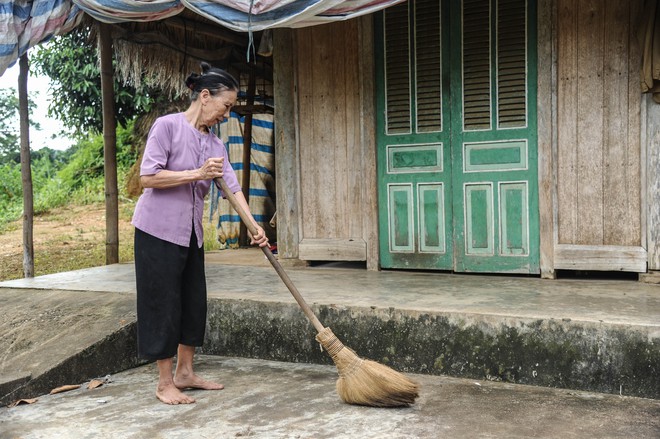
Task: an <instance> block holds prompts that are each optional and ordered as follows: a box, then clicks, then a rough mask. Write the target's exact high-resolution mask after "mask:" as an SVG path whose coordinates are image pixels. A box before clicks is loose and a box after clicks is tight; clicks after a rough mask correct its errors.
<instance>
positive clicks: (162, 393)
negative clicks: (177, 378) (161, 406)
mask: <svg viewBox="0 0 660 439" xmlns="http://www.w3.org/2000/svg"><path fill="white" fill-rule="evenodd" d="M156 397H157V398H158V399H160V400H161V401H162V402H164V403H165V404H170V405H178V404H192V403H194V402H195V399H194V398H191V397H190V396H188V395H186V394H185V393H183V392H181V390H179V388H178V387H177V386H176V385H175V384H174V383H173V382H170V383H168V384H160V383H159V384H158V387H157V388H156Z"/></svg>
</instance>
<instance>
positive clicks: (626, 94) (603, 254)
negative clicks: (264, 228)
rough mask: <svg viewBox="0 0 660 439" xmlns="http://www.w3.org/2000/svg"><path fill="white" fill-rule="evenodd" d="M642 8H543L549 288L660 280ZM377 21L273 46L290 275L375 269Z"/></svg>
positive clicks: (557, 0)
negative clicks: (639, 33) (336, 264)
mask: <svg viewBox="0 0 660 439" xmlns="http://www.w3.org/2000/svg"><path fill="white" fill-rule="evenodd" d="M641 6H642V0H632V1H630V2H619V1H616V0H602V1H588V0H584V1H577V2H576V1H573V0H539V3H538V72H539V74H538V75H539V76H538V95H537V98H538V115H537V116H538V153H539V210H540V212H539V213H540V239H541V243H540V244H541V245H540V253H541V254H540V264H541V273H542V276H543V277H546V278H552V277H554V276H555V270H558V269H573V270H623V271H637V272H644V271H646V270H647V264H648V269H653V270H657V269H660V232H659V231H658V230H660V227H658V226H659V225H660V213H659V212H660V207H658V206H660V199H659V198H660V192H659V191H658V190H657V188H658V187H659V186H660V183H658V182H660V166H658V163H659V162H660V158H659V157H660V152H659V151H658V146H657V145H658V144H660V142H659V141H658V139H659V138H660V135H659V134H658V133H660V128H659V127H660V122H658V121H657V120H658V115H659V114H660V110H659V109H658V108H660V106H657V105H656V104H653V103H652V101H650V100H648V99H647V98H646V96H643V95H642V94H641V92H640V89H639V65H640V64H639V63H640V51H639V46H638V43H637V39H636V23H637V20H638V16H639V13H640V9H641ZM371 20H372V18H371V17H369V16H367V17H363V18H360V19H356V20H351V21H347V22H342V23H335V24H331V25H323V26H315V27H311V28H306V29H297V30H290V29H276V31H275V32H274V42H275V50H274V63H275V64H274V65H275V68H274V79H275V87H274V88H275V99H276V102H277V106H276V111H275V115H276V120H277V121H278V123H277V124H276V145H277V146H276V148H277V176H278V180H277V182H278V188H277V193H278V250H279V252H280V258H281V259H282V260H283V262H285V263H286V261H287V260H289V261H296V260H366V261H367V266H368V267H369V268H371V269H377V268H378V248H377V217H378V216H377V215H378V212H377V206H376V194H377V186H376V173H375V166H376V158H375V141H374V132H373V130H374V106H373V93H374V91H373V84H372V81H373V78H374V77H375V75H374V72H373V60H374V54H373V41H372V39H373V29H372V21H371ZM647 101H648V102H647ZM282 121H291V122H292V123H288V122H282Z"/></svg>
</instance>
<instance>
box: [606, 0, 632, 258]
mask: <svg viewBox="0 0 660 439" xmlns="http://www.w3.org/2000/svg"><path fill="white" fill-rule="evenodd" d="M631 25H632V24H631V23H630V3H629V2H619V1H612V0H610V1H609V2H608V6H607V10H606V16H605V28H606V29H608V31H607V32H605V33H604V36H605V40H604V45H605V48H604V53H606V54H607V56H605V57H604V59H603V60H604V83H605V87H606V89H607V93H605V94H604V96H603V107H604V139H603V140H604V145H603V154H604V155H603V160H604V166H605V169H607V172H605V173H604V192H605V194H606V196H605V197H604V209H603V217H604V219H603V221H604V243H605V244H610V245H640V244H641V241H640V216H641V215H640V213H641V212H640V208H639V207H640V206H639V200H640V189H641V185H640V172H641V169H640V160H639V155H640V145H639V116H638V114H639V98H638V96H639V94H640V93H639V89H638V87H636V86H634V85H633V83H631V78H630V76H631V75H632V76H634V77H635V79H636V80H637V79H638V75H637V74H635V73H634V72H633V71H631V68H630V66H631V65H633V64H634V65H636V66H639V60H638V59H637V60H635V59H633V58H632V57H631V48H630V42H631V40H630V36H631V35H630V34H631V32H630V29H631ZM633 41H634V40H633ZM636 61H637V62H636ZM636 83H637V81H635V84H636ZM631 85H632V86H633V87H634V88H635V91H636V93H631V92H630V87H631ZM631 112H632V115H631V114H630V113H631Z"/></svg>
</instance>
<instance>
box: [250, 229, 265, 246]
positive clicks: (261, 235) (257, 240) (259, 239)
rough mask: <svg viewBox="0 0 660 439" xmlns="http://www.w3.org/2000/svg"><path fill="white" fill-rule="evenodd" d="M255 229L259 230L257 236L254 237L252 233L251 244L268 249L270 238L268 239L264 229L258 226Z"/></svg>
mask: <svg viewBox="0 0 660 439" xmlns="http://www.w3.org/2000/svg"><path fill="white" fill-rule="evenodd" d="M255 227H256V229H257V234H256V235H252V234H251V233H250V244H252V245H255V244H258V245H259V247H266V246H267V245H268V237H266V232H264V229H262V228H261V227H259V226H258V225H256V224H255Z"/></svg>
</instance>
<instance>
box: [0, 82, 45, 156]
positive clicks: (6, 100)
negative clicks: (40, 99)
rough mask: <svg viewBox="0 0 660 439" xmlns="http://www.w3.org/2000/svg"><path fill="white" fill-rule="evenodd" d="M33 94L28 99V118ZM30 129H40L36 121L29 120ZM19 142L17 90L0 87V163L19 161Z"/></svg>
mask: <svg viewBox="0 0 660 439" xmlns="http://www.w3.org/2000/svg"><path fill="white" fill-rule="evenodd" d="M36 106H37V105H36V104H35V100H34V95H30V97H29V99H28V112H29V114H30V119H31V116H32V111H33V110H34V109H35V108H36ZM30 127H31V128H32V129H36V130H40V129H41V127H40V126H39V124H38V123H36V122H33V121H32V120H30ZM20 153H21V144H20V133H19V120H18V92H17V91H16V89H15V88H0V164H3V163H7V162H15V163H20V160H21V156H20Z"/></svg>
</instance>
